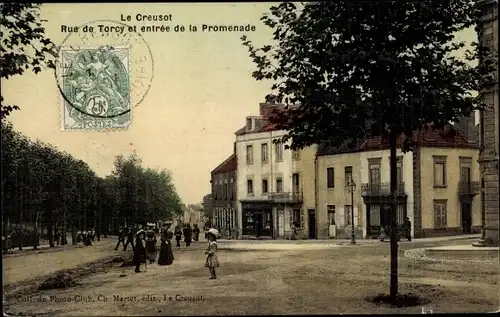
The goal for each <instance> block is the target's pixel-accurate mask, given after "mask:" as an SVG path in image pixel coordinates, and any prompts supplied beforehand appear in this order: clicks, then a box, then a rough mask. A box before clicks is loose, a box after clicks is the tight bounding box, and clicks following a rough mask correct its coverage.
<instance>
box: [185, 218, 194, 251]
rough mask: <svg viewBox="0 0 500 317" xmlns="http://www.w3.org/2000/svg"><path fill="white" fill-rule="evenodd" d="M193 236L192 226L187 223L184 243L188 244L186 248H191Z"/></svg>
mask: <svg viewBox="0 0 500 317" xmlns="http://www.w3.org/2000/svg"><path fill="white" fill-rule="evenodd" d="M191 236H192V230H191V225H190V224H189V223H187V224H186V226H185V227H184V242H185V243H186V247H189V246H190V245H191Z"/></svg>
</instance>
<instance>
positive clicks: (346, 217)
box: [344, 205, 352, 226]
mask: <svg viewBox="0 0 500 317" xmlns="http://www.w3.org/2000/svg"><path fill="white" fill-rule="evenodd" d="M351 213H352V206H351V205H345V206H344V223H345V225H346V226H348V225H351V224H352V222H351V220H352V216H351Z"/></svg>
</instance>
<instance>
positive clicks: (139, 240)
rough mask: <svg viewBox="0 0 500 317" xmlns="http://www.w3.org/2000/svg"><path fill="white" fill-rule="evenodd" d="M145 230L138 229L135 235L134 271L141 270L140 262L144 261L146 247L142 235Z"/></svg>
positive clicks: (138, 271)
mask: <svg viewBox="0 0 500 317" xmlns="http://www.w3.org/2000/svg"><path fill="white" fill-rule="evenodd" d="M144 236H145V231H144V230H142V229H141V230H139V231H137V233H136V235H135V248H134V257H133V260H134V264H135V272H136V273H140V272H141V263H142V262H146V248H145V247H144V243H143V240H144V238H145V237H144Z"/></svg>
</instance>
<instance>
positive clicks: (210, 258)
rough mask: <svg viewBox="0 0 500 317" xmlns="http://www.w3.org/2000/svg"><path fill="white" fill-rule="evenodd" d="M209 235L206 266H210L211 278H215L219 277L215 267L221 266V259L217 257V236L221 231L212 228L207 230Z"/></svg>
mask: <svg viewBox="0 0 500 317" xmlns="http://www.w3.org/2000/svg"><path fill="white" fill-rule="evenodd" d="M207 235H208V248H207V249H206V250H205V255H206V256H207V258H206V260H205V267H208V270H209V271H210V275H211V276H210V279H211V280H214V279H216V278H217V275H216V274H215V268H216V267H219V259H218V258H217V237H218V236H219V232H218V231H217V230H216V229H214V228H211V229H209V230H208V232H207Z"/></svg>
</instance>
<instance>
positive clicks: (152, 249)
mask: <svg viewBox="0 0 500 317" xmlns="http://www.w3.org/2000/svg"><path fill="white" fill-rule="evenodd" d="M157 252H158V251H157V249H156V234H155V232H154V231H153V230H148V231H147V232H146V257H147V259H148V260H149V263H154V261H156V254H157Z"/></svg>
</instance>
